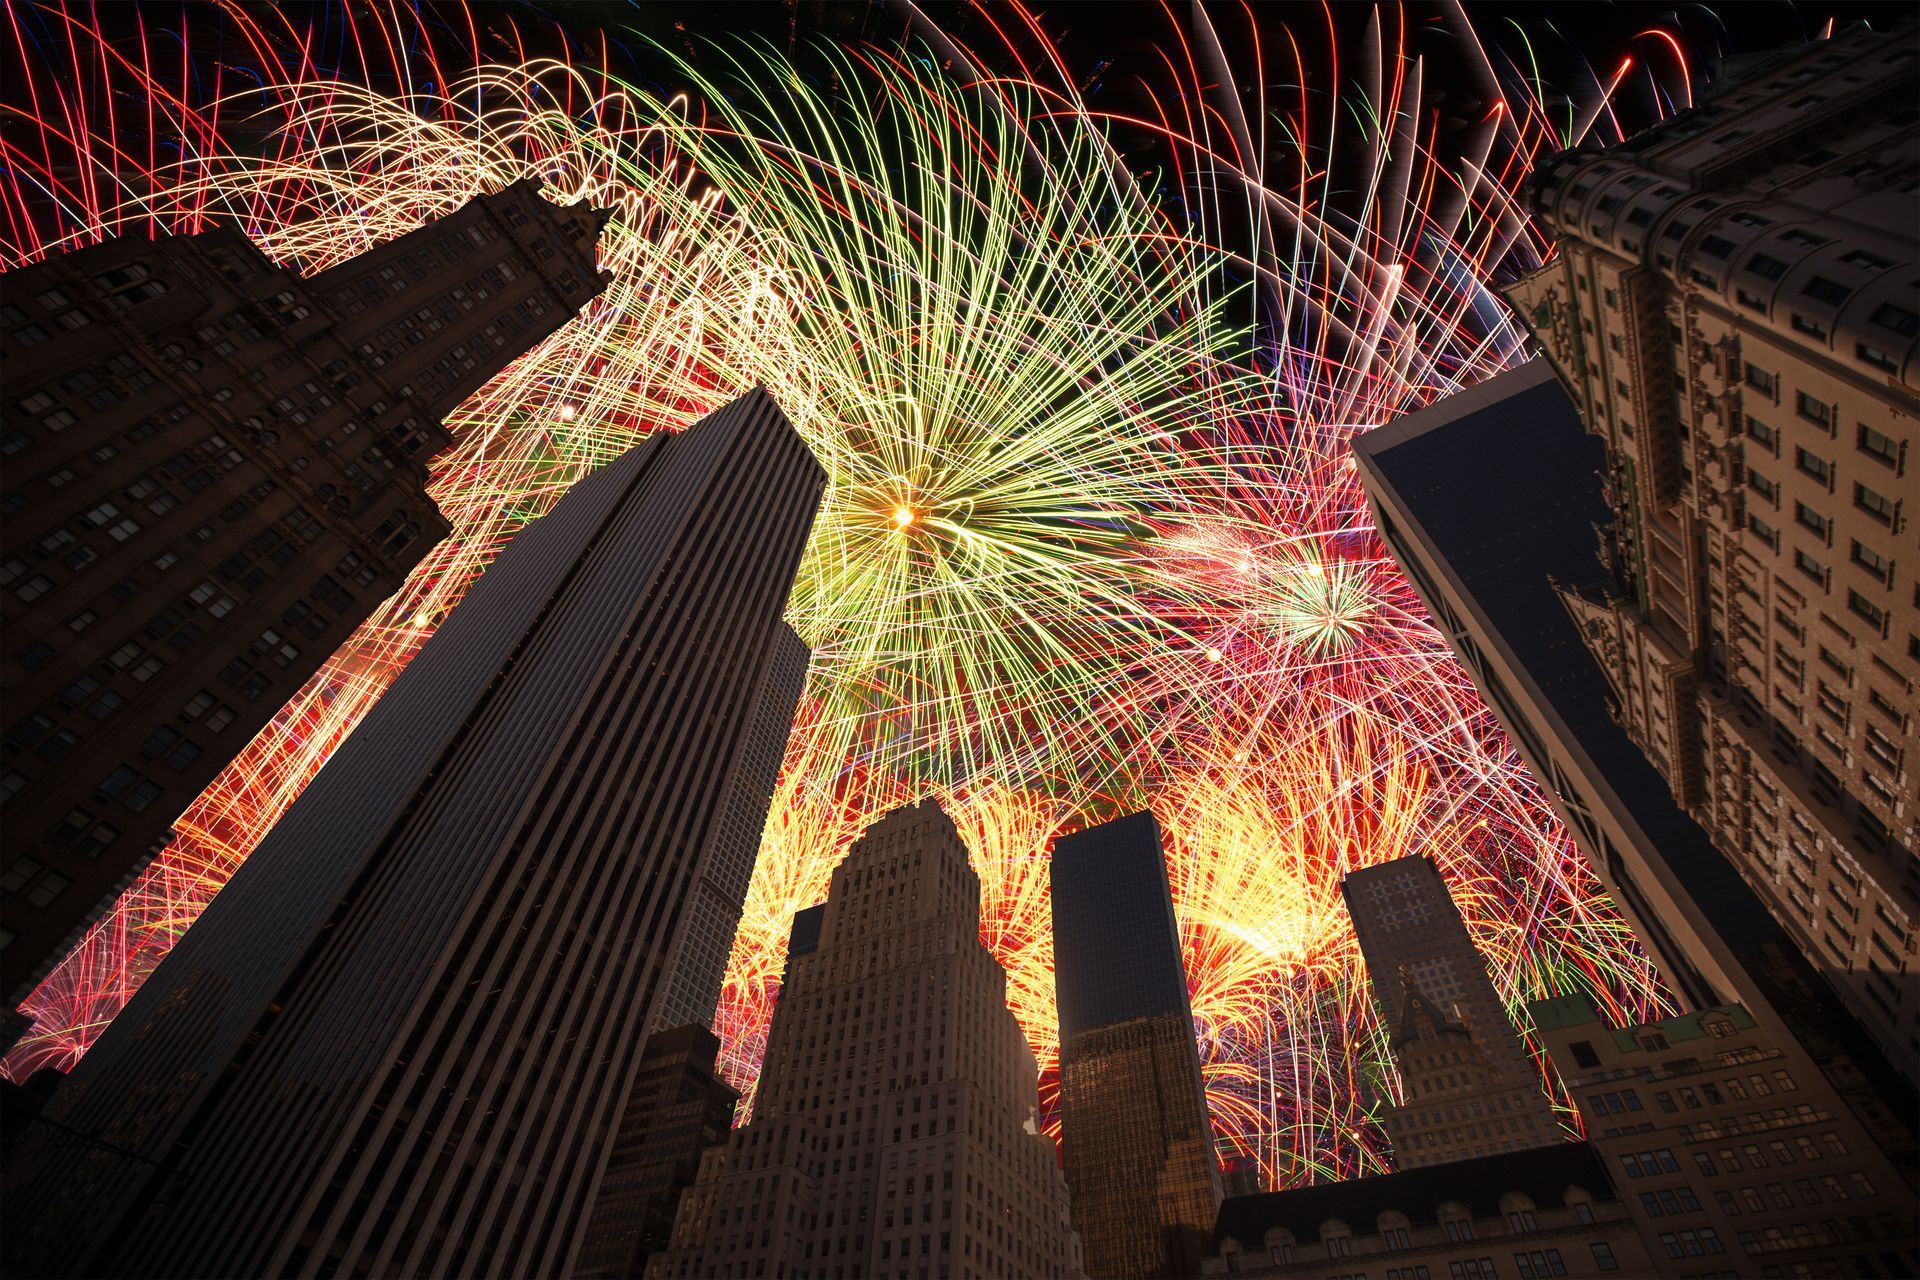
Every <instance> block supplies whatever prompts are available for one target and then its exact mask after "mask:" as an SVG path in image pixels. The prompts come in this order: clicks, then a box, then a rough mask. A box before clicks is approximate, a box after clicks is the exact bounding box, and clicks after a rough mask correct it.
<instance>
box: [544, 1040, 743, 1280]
mask: <svg viewBox="0 0 1920 1280" xmlns="http://www.w3.org/2000/svg"><path fill="white" fill-rule="evenodd" d="M719 1054H720V1040H719V1038H718V1037H717V1036H715V1035H714V1034H713V1032H711V1031H709V1030H707V1028H705V1027H703V1026H683V1027H671V1028H668V1029H667V1030H665V1031H655V1032H653V1033H652V1034H650V1035H649V1036H648V1037H647V1047H646V1049H645V1050H644V1051H643V1052H642V1053H641V1055H640V1065H639V1067H638V1068H637V1069H636V1071H635V1073H634V1081H633V1090H632V1092H631V1093H629V1094H628V1095H627V1107H626V1113H625V1115H624V1116H623V1118H622V1119H621V1122H620V1131H619V1133H617V1134H616V1135H614V1140H613V1149H612V1150H611V1151H610V1152H609V1153H608V1155H607V1171H606V1174H605V1175H604V1176H603V1177H602V1178H601V1180H600V1194H599V1196H598V1198H596V1199H595V1201H594V1205H593V1216H592V1218H590V1219H589V1220H588V1222H587V1230H586V1235H585V1238H584V1239H583V1240H582V1242H581V1245H580V1252H579V1255H578V1258H577V1259H576V1261H575V1263H574V1267H573V1271H572V1275H573V1276H574V1277H575V1278H576V1280H595V1278H598V1277H606V1278H608V1280H621V1278H622V1277H632V1276H639V1275H642V1274H644V1273H645V1271H646V1264H647V1258H648V1256H649V1255H651V1254H654V1253H657V1252H659V1251H660V1250H661V1249H664V1248H666V1246H667V1242H668V1240H669V1239H670V1238H671V1236H672V1232H673V1215H674V1210H675V1209H676V1208H677V1207H678V1206H679V1204H680V1195H681V1193H682V1192H683V1191H685V1190H686V1189H687V1188H688V1187H690V1186H692V1185H693V1179H694V1175H695V1174H697V1173H698V1172H699V1171H700V1157H701V1156H702V1155H704V1154H705V1153H706V1151H707V1149H708V1148H709V1147H715V1146H719V1145H720V1144H721V1143H724V1142H725V1141H726V1140H727V1134H728V1132H729V1131H730V1130H731V1129H732V1127H733V1109H734V1106H735V1104H737V1103H738V1102H739V1101H740V1095H739V1094H738V1093H735V1092H734V1091H733V1089H732V1088H731V1087H730V1086H729V1085H728V1084H727V1082H726V1081H724V1080H722V1079H720V1077H719V1076H718V1074H716V1073H715V1071H714V1062H715V1060H716V1059H717V1058H718V1057H719Z"/></svg>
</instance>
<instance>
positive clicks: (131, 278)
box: [93, 262, 167, 311]
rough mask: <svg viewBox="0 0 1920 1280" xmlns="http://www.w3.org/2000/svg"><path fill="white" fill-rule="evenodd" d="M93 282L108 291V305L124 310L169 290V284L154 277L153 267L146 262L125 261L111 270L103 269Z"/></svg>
mask: <svg viewBox="0 0 1920 1280" xmlns="http://www.w3.org/2000/svg"><path fill="white" fill-rule="evenodd" d="M93 282H94V283H95V284H96V285H99V286H100V288H101V289H102V290H104V291H105V292H106V295H107V305H108V306H110V307H114V308H116V309H118V310H122V311H124V310H125V309H126V308H128V307H133V306H138V305H139V304H140V303H142V302H145V301H147V300H148V299H150V298H157V297H159V296H160V295H161V294H163V293H165V292H166V291H167V286H166V285H164V284H162V283H161V282H160V281H158V280H155V279H154V278H153V271H152V269H151V268H149V267H148V266H147V264H146V263H144V262H128V263H123V264H121V265H120V266H117V267H115V268H113V269H112V270H110V271H102V272H101V273H100V274H99V275H96V276H95V277H94V278H93Z"/></svg>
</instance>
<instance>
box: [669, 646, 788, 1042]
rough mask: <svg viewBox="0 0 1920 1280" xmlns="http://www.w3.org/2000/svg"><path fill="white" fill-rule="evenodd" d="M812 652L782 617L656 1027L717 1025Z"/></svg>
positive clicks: (690, 904)
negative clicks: (744, 906)
mask: <svg viewBox="0 0 1920 1280" xmlns="http://www.w3.org/2000/svg"><path fill="white" fill-rule="evenodd" d="M812 656H813V655H812V654H811V652H809V650H808V649H807V646H806V643H805V642H804V641H802V640H801V639H800V637H799V636H798V635H797V634H796V633H795V632H794V630H793V628H792V627H789V626H788V625H786V624H785V623H784V622H783V623H781V624H780V627H779V629H778V630H777V631H776V633H775V635H774V646H773V653H772V655H771V656H770V657H769V659H768V661H767V668H766V672H765V674H764V675H763V676H762V677H761V680H762V685H763V687H762V689H761V691H760V693H759V695H758V697H757V698H756V700H755V707H756V708H757V709H756V711H755V713H754V719H753V723H752V724H751V725H750V726H749V727H748V729H747V736H746V738H745V740H744V741H742V743H741V744H740V754H739V757H738V758H737V759H736V760H735V761H734V764H733V772H732V773H731V774H729V775H728V777H727V785H726V790H725V792H724V794H723V796H722V798H721V801H720V815H719V822H720V826H719V829H718V831H717V832H716V833H715V836H714V842H713V849H712V851H711V852H710V853H709V854H708V855H707V856H706V858H704V859H703V860H702V861H701V864H700V883H699V884H698V885H697V886H695V888H694V891H693V897H692V898H691V899H690V900H689V901H688V904H687V910H688V912H689V917H688V924H687V928H686V929H684V930H683V931H682V933H681V938H680V944H679V949H678V950H677V951H676V952H675V953H674V957H673V963H672V964H671V965H670V966H669V969H668V973H669V977H668V981H667V994H666V999H664V1000H662V1001H661V1002H660V1008H659V1011H658V1012H657V1013H656V1014H655V1015H654V1019H653V1026H654V1028H655V1029H661V1028H666V1027H683V1026H702V1027H704V1026H711V1025H712V1023H713V1015H714V1011H715V1010H716V1009H717V1008H718V1007H719V1003H720V984H721V980H722V979H723V978H724V977H725V976H726V972H727V958H728V957H729V956H730V955H731V954H732V951H733V935H734V933H735V932H736V931H737V930H738V929H739V927H740V908H741V904H742V903H744V902H746V900H747V881H749V880H750V879H752V878H753V864H754V862H755V861H756V860H757V859H758V858H759V856H760V836H761V833H762V831H763V830H764V829H765V827H766V825H767V810H768V808H769V807H770V806H771V805H772V803H773V789H774V786H775V784H776V783H777V782H778V781H779V779H780V763H781V761H782V760H784V759H785V758H786V752H787V738H788V736H789V734H791V732H792V730H793V712H794V707H795V705H796V704H798V703H799V701H800V691H801V689H802V688H803V687H804V686H805V685H806V682H807V663H808V662H809V661H810V660H811V658H812Z"/></svg>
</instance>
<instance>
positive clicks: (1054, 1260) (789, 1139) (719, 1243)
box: [647, 801, 1081, 1280]
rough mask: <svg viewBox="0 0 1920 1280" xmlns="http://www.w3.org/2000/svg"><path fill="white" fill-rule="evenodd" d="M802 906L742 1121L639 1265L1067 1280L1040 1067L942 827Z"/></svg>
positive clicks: (852, 871) (893, 839)
mask: <svg viewBox="0 0 1920 1280" xmlns="http://www.w3.org/2000/svg"><path fill="white" fill-rule="evenodd" d="M802 915H803V916H804V917H805V925H806V928H805V935H806V936H804V937H802V938H800V939H798V942H799V945H798V946H796V947H795V948H794V949H793V951H794V954H792V955H790V957H789V967H788V970H787V978H786V981H785V982H784V984H783V986H782V989H781V993H780V1003H779V1006H778V1007H777V1008H776V1009H775V1011H774V1016H773V1026H772V1028H771V1030H770V1031H769V1032H768V1037H767V1050H766V1056H765V1059H764V1063H763V1066H762V1068H761V1074H760V1085H759V1093H758V1097H757V1098H756V1100H755V1103H754V1116H753V1120H752V1122H751V1123H749V1124H747V1125H745V1126H743V1127H741V1128H739V1129H737V1130H735V1131H734V1133H733V1136H732V1137H731V1138H730V1139H729V1140H728V1142H727V1144H726V1145H725V1146H724V1147H717V1148H715V1149H713V1150H711V1151H709V1152H708V1153H707V1155H706V1158H705V1159H704V1161H703V1162H702V1164H701V1168H700V1174H699V1178H698V1180H697V1181H696V1182H695V1184H694V1185H693V1186H692V1187H691V1188H690V1189H688V1191H687V1192H686V1194H685V1195H683V1196H682V1197H681V1200H680V1209H679V1213H678V1215H677V1217H676V1218H675V1220H674V1225H673V1236H672V1241H671V1244H670V1247H669V1248H668V1249H667V1250H666V1251H665V1252H663V1253H660V1254H658V1255H655V1257H654V1258H653V1259H652V1260H651V1261H650V1262H649V1264H648V1267H647V1274H648V1275H649V1276H653V1277H662V1278H665V1277H678V1278H683V1280H707V1278H708V1277H731V1276H764V1277H775V1278H778V1277H801V1276H813V1277H820V1278H821V1280H850V1278H853V1277H874V1278H876V1280H878V1278H880V1277H888V1278H892V1277H899V1278H901V1280H929V1278H930V1277H936V1276H938V1277H946V1276H953V1277H961V1278H967V1277H978V1278H980V1280H986V1278H989V1277H1012V1276H1033V1277H1047V1278H1065V1280H1070V1278H1072V1277H1078V1276H1079V1275H1080V1274H1081V1269H1080V1245H1079V1241H1078V1239H1077V1237H1076V1236H1075V1235H1074V1233H1073V1229H1072V1227H1071V1226H1070V1225H1069V1223H1068V1216H1067V1192H1066V1185H1065V1183H1064V1181H1063V1180H1062V1179H1061V1176H1060V1170H1059V1167H1058V1165H1057V1163H1056V1155H1055V1151H1054V1146H1053V1143H1052V1141H1051V1140H1049V1139H1048V1138H1047V1137H1046V1136H1045V1135H1044V1134H1042V1133H1041V1132H1040V1131H1039V1128H1038V1125H1037V1123H1036V1116H1037V1112H1038V1107H1039V1094H1038V1077H1039V1069H1038V1066H1037V1065H1036V1063H1035V1061H1034V1057H1033V1051H1032V1050H1031V1049H1030V1048H1029V1047H1028V1046H1027V1041H1026V1037H1025V1035H1024V1034H1023V1033H1022V1032H1021V1030H1020V1024H1019V1023H1018V1022H1017V1021H1016V1020H1015V1019H1014V1016H1013V1012H1012V1010H1010V1009H1009V1008H1008V1007H1007V1003H1006V974H1005V972H1003V971H1002V970H1001V968H1000V966H999V965H998V964H997V963H995V962H994V959H993V957H992V955H991V954H990V953H989V952H988V951H987V949H986V948H985V947H984V946H982V945H981V942H980V881H979V877H978V876H977V875H975V873H974V871H973V869H972V867H971V866H970V865H969V863H968V859H967V850H966V846H965V845H963V844H962V843H961V841H960V836H959V833H958V832H957V831H956V830H955V829H954V826H953V823H952V822H951V821H950V820H949V819H948V818H947V816H946V814H944V813H942V812H941V811H940V807H939V806H938V805H937V804H934V803H932V802H930V801H929V802H922V803H920V804H917V805H912V806H909V807H906V808H901V809H896V810H894V811H893V812H892V813H889V814H887V815H886V816H885V817H883V818H881V819H880V820H879V821H878V822H876V823H874V825H873V826H871V827H869V828H868V829H867V831H866V832H865V834H863V835H862V836H861V837H860V839H859V840H857V841H856V842H855V843H854V846H853V848H852V849H851V850H849V851H848V853H847V856H846V858H845V859H844V860H843V861H842V862H841V863H840V865H839V866H838V867H836V868H835V869H834V872H833V881H832V887H831V889H830V890H829V893H828V898H827V902H826V910H825V912H824V915H820V916H815V915H809V914H807V913H802ZM816 925H817V926H818V934H817V936H815V934H814V926H816Z"/></svg>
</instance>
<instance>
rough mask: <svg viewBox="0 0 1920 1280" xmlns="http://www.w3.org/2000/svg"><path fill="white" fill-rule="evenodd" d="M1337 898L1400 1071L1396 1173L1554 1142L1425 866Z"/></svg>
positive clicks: (1544, 1107)
mask: <svg viewBox="0 0 1920 1280" xmlns="http://www.w3.org/2000/svg"><path fill="white" fill-rule="evenodd" d="M1340 891H1341V893H1342V895H1343V896H1344V897H1345V898H1346V901H1347V911H1348V913H1349V914H1351V915H1352V917H1353V932H1354V936H1355V937H1356V938H1357V939H1358V940H1359V943H1360V953H1361V955H1362V956H1364V957H1365V959H1366V962H1367V975H1368V977H1369V978H1370V979H1371V980H1372V983H1373V998H1374V1000H1375V1002H1376V1003H1377V1004H1378V1006H1379V1008H1380V1012H1381V1017H1382V1020H1383V1021H1384V1022H1385V1023H1386V1024H1387V1029H1388V1035H1389V1036H1390V1040H1389V1044H1390V1046H1391V1048H1392V1050H1393V1057H1394V1063H1395V1065H1396V1066H1397V1067H1398V1068H1399V1071H1400V1087H1401V1098H1400V1102H1399V1103H1398V1104H1397V1105H1390V1106H1388V1107H1387V1108H1386V1110H1385V1111H1384V1112H1383V1113H1382V1117H1381V1118H1382V1120H1383V1121H1384V1123H1385V1124H1386V1128H1387V1136H1388V1137H1390V1138H1391V1139H1392V1140H1393V1159H1394V1165H1395V1167H1397V1168H1400V1169H1417V1168H1420V1167H1421V1166H1423V1165H1430V1164H1441V1163H1445V1162H1447V1161H1452V1160H1460V1159H1464V1158H1466V1157H1469V1156H1482V1155H1491V1154H1493V1153H1495V1152H1500V1151H1520V1150H1525V1149H1527V1148H1529V1147H1538V1146H1543V1145H1546V1144H1549V1143H1556V1142H1560V1141H1562V1140H1563V1139H1564V1137H1565V1135H1564V1134H1563V1133H1562V1132H1561V1130H1560V1124H1559V1121H1557V1120H1556V1119H1555V1118H1554V1114H1553V1108H1552V1107H1551V1106H1550V1105H1549V1104H1548V1102H1547V1095H1546V1091H1545V1088H1544V1086H1543V1084H1542V1082H1541V1078H1540V1072H1539V1070H1538V1069H1537V1068H1535V1066H1534V1065H1533V1062H1532V1059H1531V1058H1530V1057H1529V1055H1528V1054H1527V1051H1526V1046H1525V1044H1524V1042H1523V1041H1522V1040H1521V1038H1520V1033H1519V1032H1518V1031H1517V1030H1515V1029H1514V1025H1513V1023H1512V1021H1511V1020H1510V1019H1509V1018H1508V1017H1507V1011H1506V1006H1505V1005H1504V1004H1502V1003H1501V1001H1500V996H1499V993H1498V992H1496V991H1495V990H1494V988H1493V982H1492V980H1491V979H1489V978H1488V977H1487V965H1486V961H1485V960H1484V959H1482V958H1481V955H1480V952H1479V950H1478V949H1477V948H1476V947H1475V946H1474V945H1473V939H1472V938H1471V937H1469V936H1468V934H1467V926H1466V922H1465V921H1464V920H1462V919H1461V917H1460V908H1459V907H1458V906H1456V905H1455V904H1454V901H1453V895H1451V894H1450V893H1448V892H1447V884H1446V881H1444V880H1442V879H1441V878H1440V872H1439V869H1438V868H1436V867H1435V866H1434V865H1433V860H1432V859H1431V858H1425V857H1414V858H1398V859H1395V860H1394V861H1392V862H1385V863H1381V864H1380V865H1379V866H1374V867H1365V868H1362V869H1361V870H1359V871H1355V872H1353V873H1351V874H1350V875H1348V876H1347V878H1346V879H1345V880H1344V881H1342V882H1341V885H1340Z"/></svg>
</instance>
